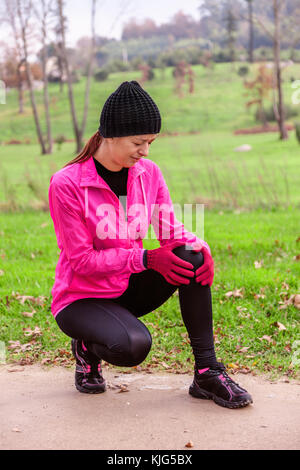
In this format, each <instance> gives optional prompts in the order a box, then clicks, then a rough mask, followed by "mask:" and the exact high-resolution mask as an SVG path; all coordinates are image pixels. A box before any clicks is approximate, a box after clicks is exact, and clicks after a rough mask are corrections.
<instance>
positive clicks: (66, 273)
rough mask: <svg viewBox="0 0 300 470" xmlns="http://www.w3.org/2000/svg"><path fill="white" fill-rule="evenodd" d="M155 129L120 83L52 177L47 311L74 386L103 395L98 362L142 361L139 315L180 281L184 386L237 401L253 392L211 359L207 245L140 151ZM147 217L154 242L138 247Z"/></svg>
mask: <svg viewBox="0 0 300 470" xmlns="http://www.w3.org/2000/svg"><path fill="white" fill-rule="evenodd" d="M160 129H161V116H160V113H159V110H158V108H157V106H156V104H155V103H154V101H153V100H152V98H151V97H150V96H149V95H148V93H146V91H145V90H143V88H142V87H141V86H140V85H139V84H138V83H137V82H136V81H132V82H124V83H122V84H121V85H120V86H119V88H118V89H117V90H116V91H115V92H114V93H112V94H111V95H110V96H109V98H108V99H107V101H106V103H105V104H104V107H103V110H102V112H101V116H100V127H99V130H98V131H97V132H96V134H95V135H94V136H93V137H92V138H91V139H90V140H89V142H88V143H87V144H86V146H85V147H84V149H83V151H82V152H81V153H80V154H79V155H78V156H77V157H76V158H75V159H74V160H72V161H71V162H69V163H68V164H67V165H66V166H65V167H64V168H62V169H61V170H59V171H58V172H56V173H55V174H54V175H53V176H52V177H51V180H50V187H49V206H50V213H51V217H52V219H53V222H54V228H55V232H56V236H57V242H58V246H59V248H60V250H61V251H60V256H59V260H58V264H57V267H56V276H55V283H54V286H53V289H52V296H53V301H52V305H51V310H52V313H53V315H54V317H55V319H56V321H57V323H58V326H59V327H60V328H61V330H62V331H63V332H64V333H65V334H66V335H68V336H70V337H71V338H72V342H71V343H72V351H73V354H74V357H75V359H76V371H75V385H76V388H77V389H78V390H79V391H80V392H84V393H101V392H104V391H105V389H106V384H105V380H104V378H103V376H102V369H101V360H102V359H103V360H105V361H107V362H108V363H110V364H113V365H117V366H125V367H132V366H135V365H137V364H140V363H141V362H142V361H143V360H144V359H145V358H146V356H147V354H148V353H149V351H150V348H151V342H152V340H151V335H150V333H149V331H148V329H147V328H146V326H145V325H144V323H142V322H141V321H140V320H139V319H138V317H142V316H143V315H146V314H147V313H149V312H152V311H153V310H155V309H156V308H158V307H159V306H160V305H162V304H163V303H164V302H165V301H166V300H167V299H168V298H169V297H170V296H171V295H172V294H173V293H174V292H175V291H176V290H177V288H179V303H180V309H181V315H182V318H183V321H184V324H185V326H186V329H187V331H188V334H189V338H190V342H191V347H192V351H193V354H194V357H195V368H194V371H195V373H194V381H193V383H192V385H191V386H190V389H189V393H190V394H191V395H192V396H194V397H197V398H211V399H213V400H214V401H215V402H216V403H217V404H219V405H221V406H225V407H228V408H240V407H243V406H246V405H248V404H249V403H252V399H251V396H250V395H249V394H248V393H247V392H246V390H244V389H243V388H241V387H239V385H238V384H236V383H235V382H234V381H233V380H232V379H230V378H229V376H228V375H227V373H226V371H225V367H224V365H223V364H222V363H219V362H217V360H216V356H215V350H214V340H213V323H212V306H211V292H210V287H211V285H212V283H213V276H214V263H213V259H212V256H211V253H210V249H209V246H208V245H207V243H205V242H204V241H202V240H200V239H198V238H197V237H196V236H195V235H193V234H192V233H189V232H187V231H186V230H185V228H184V226H183V224H181V223H180V222H178V221H177V219H176V217H175V215H174V210H173V206H172V201H171V199H170V195H169V191H168V188H167V185H166V182H165V180H164V178H163V176H162V173H161V171H160V169H159V167H158V165H157V164H156V163H154V162H152V161H151V160H149V159H147V158H145V157H147V155H148V152H149V147H150V145H151V143H152V142H153V141H154V140H155V139H156V137H157V135H158V134H159V132H160ZM126 206H127V207H126ZM161 207H163V208H166V207H167V209H168V210H167V211H165V213H164V212H163V211H161V210H160V209H161ZM164 210H165V209H164ZM150 223H151V224H152V226H153V228H154V230H155V234H156V236H157V239H158V241H159V243H160V247H159V248H156V249H154V250H145V249H143V243H142V239H143V238H144V237H145V236H146V235H147V231H148V227H149V224H150Z"/></svg>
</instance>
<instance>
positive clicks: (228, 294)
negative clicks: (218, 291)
mask: <svg viewBox="0 0 300 470" xmlns="http://www.w3.org/2000/svg"><path fill="white" fill-rule="evenodd" d="M225 297H227V298H229V297H243V294H242V289H235V290H233V291H229V292H226V294H225Z"/></svg>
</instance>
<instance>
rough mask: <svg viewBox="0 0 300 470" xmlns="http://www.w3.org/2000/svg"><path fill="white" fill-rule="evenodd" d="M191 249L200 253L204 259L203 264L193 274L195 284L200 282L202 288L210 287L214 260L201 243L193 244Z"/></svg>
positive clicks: (212, 278) (212, 279)
mask: <svg viewBox="0 0 300 470" xmlns="http://www.w3.org/2000/svg"><path fill="white" fill-rule="evenodd" d="M193 247H194V248H193V251H196V252H199V251H201V253H202V254H203V258H204V263H203V264H202V266H200V268H198V269H197V271H196V272H195V280H196V282H197V283H198V282H201V285H202V286H206V285H209V287H211V286H212V283H213V281H214V260H213V259H212V256H211V254H210V252H209V251H208V249H207V248H206V246H203V245H202V244H201V243H200V244H198V243H195V244H194V245H193Z"/></svg>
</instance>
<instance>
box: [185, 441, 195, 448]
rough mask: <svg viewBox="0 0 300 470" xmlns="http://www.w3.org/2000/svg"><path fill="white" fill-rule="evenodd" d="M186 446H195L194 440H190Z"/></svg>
mask: <svg viewBox="0 0 300 470" xmlns="http://www.w3.org/2000/svg"><path fill="white" fill-rule="evenodd" d="M185 447H189V448H190V447H194V443H193V442H192V441H189V442H187V443H186V444H185Z"/></svg>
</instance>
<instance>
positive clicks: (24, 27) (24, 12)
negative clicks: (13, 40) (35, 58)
mask: <svg viewBox="0 0 300 470" xmlns="http://www.w3.org/2000/svg"><path fill="white" fill-rule="evenodd" d="M8 3H13V2H12V1H11V0H9V2H8ZM32 12H33V3H32V0H16V15H17V18H18V22H19V27H20V31H21V40H22V53H23V57H24V64H25V69H26V75H27V82H28V89H29V95H30V101H31V107H32V112H33V118H34V123H35V127H36V133H37V137H38V141H39V144H40V146H41V151H42V154H43V155H44V154H46V153H47V148H46V142H45V139H44V137H43V133H42V129H41V124H40V119H39V115H38V110H37V105H36V100H35V94H34V89H33V88H34V86H33V79H32V75H31V70H30V65H29V55H30V51H29V43H30V40H32V39H33V34H34V31H33V29H32V22H31V20H32Z"/></svg>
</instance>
